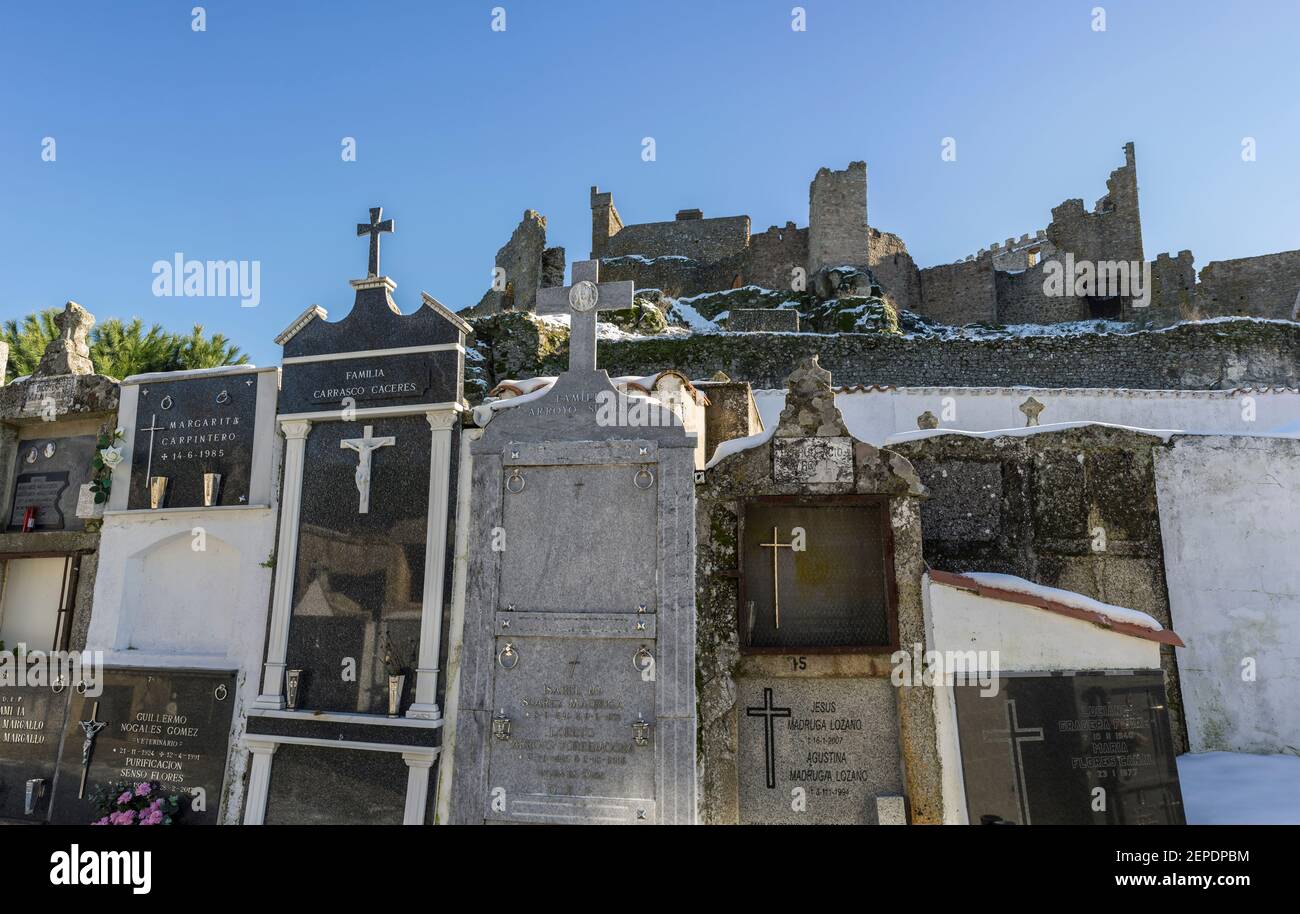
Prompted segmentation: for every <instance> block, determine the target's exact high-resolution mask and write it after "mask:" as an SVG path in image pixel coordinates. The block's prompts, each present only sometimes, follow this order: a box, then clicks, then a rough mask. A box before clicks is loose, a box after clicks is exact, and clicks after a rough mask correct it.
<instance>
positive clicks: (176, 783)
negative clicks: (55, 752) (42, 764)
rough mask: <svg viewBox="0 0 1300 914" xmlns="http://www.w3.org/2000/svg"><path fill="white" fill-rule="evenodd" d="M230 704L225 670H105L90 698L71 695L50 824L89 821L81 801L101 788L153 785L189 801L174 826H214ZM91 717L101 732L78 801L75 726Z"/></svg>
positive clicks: (89, 811) (79, 738)
mask: <svg viewBox="0 0 1300 914" xmlns="http://www.w3.org/2000/svg"><path fill="white" fill-rule="evenodd" d="M234 706H235V674H234V673H233V672H207V671H199V670H164V669H125V668H119V669H108V670H105V671H104V690H103V694H101V695H100V696H99V697H98V698H91V697H88V696H85V695H79V694H76V693H75V692H74V693H73V695H72V699H71V702H70V705H69V709H68V716H67V723H66V726H65V727H64V737H63V755H62V759H61V760H60V762H59V776H58V783H57V785H56V786H55V792H54V802H53V804H52V814H51V821H52V822H55V823H59V824H83V825H84V824H89V823H90V822H93V821H95V820H96V819H97V818H98V815H97V814H96V810H95V809H94V807H93V806H92V805H91V803H90V802H89V800H90V797H91V795H92V794H93V792H94V790H95V788H96V787H99V786H101V785H123V784H132V785H134V784H137V783H139V782H141V781H158V782H160V783H161V784H162V785H163V788H164V789H165V790H168V791H169V792H173V793H178V794H188V795H190V796H191V799H190V800H188V801H185V802H184V804H183V809H184V811H183V812H182V814H181V816H180V818H179V819H178V822H179V824H185V825H211V824H216V823H217V821H218V816H219V814H220V807H221V799H222V788H223V786H224V781H225V773H226V757H227V754H228V747H229V741H230V723H231V714H232V712H233V710H234ZM92 714H93V718H92ZM92 719H93V720H94V721H102V722H103V723H104V727H103V728H102V729H101V730H99V732H98V733H97V734H96V736H95V739H94V742H93V744H92V747H91V752H90V764H89V773H88V776H87V777H86V789H85V797H84V798H78V796H77V794H78V791H79V789H80V785H81V776H82V770H83V768H82V751H83V745H84V742H85V735H84V733H83V728H82V726H81V721H90V720H92ZM200 806H202V807H204V808H202V809H201V808H199V807H200Z"/></svg>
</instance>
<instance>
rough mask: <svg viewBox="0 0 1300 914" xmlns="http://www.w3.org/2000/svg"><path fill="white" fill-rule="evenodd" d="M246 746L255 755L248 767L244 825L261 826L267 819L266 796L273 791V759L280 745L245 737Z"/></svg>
mask: <svg viewBox="0 0 1300 914" xmlns="http://www.w3.org/2000/svg"><path fill="white" fill-rule="evenodd" d="M244 745H245V746H246V747H248V750H249V751H250V752H252V753H253V762H252V764H251V765H249V766H248V791H247V792H246V793H245V794H244V824H245V825H261V824H262V823H263V821H264V820H265V819H266V795H267V793H268V792H269V791H270V789H271V757H272V756H274V755H275V750H276V749H278V748H279V747H280V744H279V743H276V742H272V741H271V740H269V739H257V738H255V737H251V736H245V737H244Z"/></svg>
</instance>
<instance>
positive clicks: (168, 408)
mask: <svg viewBox="0 0 1300 914" xmlns="http://www.w3.org/2000/svg"><path fill="white" fill-rule="evenodd" d="M256 417H257V375H256V374H252V373H245V374H234V375H222V376H219V377H212V378H186V379H184V380H178V381H162V382H158V383H154V384H142V385H140V401H139V407H138V409H137V412H136V428H135V441H134V442H133V447H132V457H131V489H130V494H129V496H128V499H127V507H128V508H132V509H140V508H148V507H149V483H148V477H149V476H151V475H152V476H166V477H167V479H168V482H167V495H166V499H165V500H164V502H163V504H162V505H161V506H160V507H163V508H193V507H202V506H203V476H204V474H205V473H218V474H220V475H221V487H220V490H219V492H218V498H217V504H218V505H246V504H248V487H249V476H250V474H251V471H252V466H253V430H254V423H255V420H256Z"/></svg>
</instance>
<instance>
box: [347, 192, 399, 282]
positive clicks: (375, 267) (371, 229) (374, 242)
mask: <svg viewBox="0 0 1300 914" xmlns="http://www.w3.org/2000/svg"><path fill="white" fill-rule="evenodd" d="M383 215H384V208H383V207H382V206H372V207H370V221H369V222H358V223H357V237H358V238H360V237H361V236H362V235H369V236H370V272H369V273H368V274H367V275H368V276H378V275H379V236H380V234H381V233H383V232H391V231H394V230H396V228H397V227H396V226H395V225H394V224H393V220H392V219H383V220H382V221H380V220H381V218H382V217H383Z"/></svg>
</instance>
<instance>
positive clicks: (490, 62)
mask: <svg viewBox="0 0 1300 914" xmlns="http://www.w3.org/2000/svg"><path fill="white" fill-rule="evenodd" d="M194 5H195V4H194V2H193V0H184V2H129V3H128V2H117V3H107V2H86V3H60V2H40V3H19V2H16V0H3V3H2V4H0V61H3V66H4V77H3V79H0V251H2V252H3V254H2V255H0V258H2V259H0V262H2V263H3V265H4V270H3V276H4V280H3V288H2V291H0V319H4V318H10V317H16V316H20V315H22V314H25V313H27V312H29V311H31V310H35V309H37V308H42V307H50V306H55V305H61V304H62V303H63V302H64V301H65V300H67V299H74V300H76V301H78V302H80V303H82V304H83V305H85V306H86V307H87V308H89V309H90V310H91V311H92V312H94V313H95V314H96V315H97V316H98V317H99V318H100V319H106V318H108V317H123V318H129V317H132V316H140V317H142V318H144V319H145V320H146V321H147V322H154V321H157V322H161V323H162V324H164V325H165V326H166V327H167V328H168V329H173V330H184V329H186V328H187V327H188V326H189V325H190V324H192V323H194V322H196V321H198V322H201V323H203V324H204V325H206V327H207V329H208V330H209V331H210V332H211V331H220V332H223V333H225V334H227V335H228V336H230V337H232V338H233V339H234V340H235V341H236V342H237V343H238V344H240V345H241V346H243V347H244V349H245V350H246V351H248V352H249V353H250V354H251V355H252V357H253V359H254V360H255V361H256V362H257V363H259V364H273V363H275V362H277V361H278V359H279V349H278V347H276V346H275V344H274V342H273V338H274V337H275V335H276V334H277V333H278V332H279V331H280V330H282V329H283V328H284V327H285V326H286V325H287V324H288V323H289V322H290V321H291V320H292V319H293V318H294V317H295V316H296V315H298V314H299V313H300V312H301V311H302V310H303V309H304V308H306V307H307V306H308V305H311V304H319V305H322V306H323V307H325V308H326V309H328V310H329V311H330V313H331V317H332V318H334V319H338V318H339V317H342V316H343V315H344V314H345V313H346V311H347V308H348V306H349V305H350V304H351V290H350V289H349V288H348V286H347V280H348V279H350V278H354V277H358V276H362V275H364V273H365V266H366V250H365V243H364V242H363V241H361V240H358V239H357V238H356V237H355V224H356V223H357V222H358V221H364V219H365V217H366V210H367V207H369V206H374V205H377V204H382V205H383V206H384V208H385V209H384V214H385V216H391V217H392V218H394V219H396V221H397V234H396V235H395V236H389V237H386V238H385V239H384V248H383V266H384V272H385V273H387V274H388V275H390V276H392V277H393V278H394V279H395V280H396V281H397V283H398V289H397V293H396V298H397V301H398V303H399V305H400V306H401V307H402V308H403V310H408V311H409V310H411V309H412V308H414V307H415V306H416V305H417V304H418V302H419V292H420V290H427V291H428V292H429V293H430V294H432V295H434V296H436V297H438V298H439V299H441V300H442V301H443V302H444V303H446V304H448V305H450V306H452V307H453V308H461V307H464V306H466V305H471V304H474V303H475V302H477V301H478V299H479V297H480V295H481V294H482V292H483V291H484V290H485V288H486V287H487V285H488V282H489V280H490V275H489V274H490V270H491V267H492V259H493V256H494V254H495V252H496V250H497V248H498V247H500V246H501V245H502V244H503V243H504V242H505V241H506V239H507V238H508V237H509V234H510V232H511V231H512V230H513V228H514V226H515V225H516V223H517V222H518V220H519V217H520V215H521V214H522V212H523V210H524V209H526V208H532V209H536V210H539V211H540V212H542V213H543V214H545V215H546V216H547V219H548V223H549V228H548V241H549V243H550V244H562V245H564V246H565V248H566V249H567V254H568V260H569V262H572V261H573V260H575V259H583V258H585V257H586V256H587V254H588V251H589V247H590V216H589V210H588V188H589V187H590V186H591V185H592V184H599V185H600V186H601V188H602V189H604V190H612V191H614V194H615V202H616V204H617V206H618V208H619V210H620V212H621V213H622V215H623V218H624V220H625V221H627V222H648V221H657V220H661V219H671V218H672V217H673V214H674V213H675V212H676V211H677V210H678V209H682V208H686V207H699V208H700V209H702V210H703V211H704V213H705V215H706V216H721V215H734V214H740V213H747V214H749V215H750V216H751V217H752V219H753V227H754V230H755V231H762V230H763V229H765V228H766V227H767V226H769V225H772V224H784V223H785V222H786V221H787V220H794V221H795V222H797V223H798V224H800V225H804V224H806V223H807V218H808V196H807V188H808V182H809V180H810V179H811V178H812V176H813V174H814V173H815V172H816V170H817V168H818V167H819V166H821V165H828V166H831V167H836V168H843V167H844V166H845V164H846V163H847V162H849V161H851V160H854V159H865V160H866V162H867V165H868V180H869V202H868V213H869V220H870V222H871V224H872V225H874V226H876V227H878V228H881V229H884V230H887V231H893V232H897V233H899V234H900V235H902V237H903V239H904V240H905V241H906V243H907V245H908V248H909V250H910V251H911V252H912V255H913V257H914V258H915V259H916V261H917V262H918V264H920V265H921V266H928V265H931V264H935V263H942V262H946V261H951V260H955V259H958V258H960V257H962V256H964V255H966V254H969V253H974V252H975V251H976V250H977V249H979V248H981V247H987V246H988V245H989V244H990V243H992V242H994V241H999V240H1002V239H1005V238H1006V237H1008V236H1009V235H1013V234H1014V235H1016V236H1019V235H1020V234H1021V233H1023V232H1027V231H1033V230H1036V229H1039V228H1044V227H1046V225H1047V223H1048V221H1049V220H1050V210H1051V207H1052V206H1053V205H1055V204H1057V203H1059V202H1060V201H1061V200H1063V199H1066V198H1069V197H1082V198H1083V199H1084V201H1085V203H1086V204H1087V205H1088V207H1089V208H1091V206H1092V205H1093V203H1094V202H1095V201H1096V200H1097V198H1098V197H1100V196H1101V195H1102V194H1103V193H1104V192H1105V178H1106V175H1107V174H1108V173H1109V171H1110V170H1111V169H1112V168H1114V167H1116V166H1117V165H1119V164H1120V163H1121V162H1122V160H1123V156H1122V152H1121V147H1122V145H1123V144H1124V142H1125V141H1127V140H1133V141H1135V142H1136V144H1137V157H1138V159H1137V161H1138V181H1139V185H1140V188H1141V205H1142V217H1143V233H1144V241H1145V247H1146V254H1147V256H1148V257H1149V258H1151V257H1154V256H1155V254H1157V253H1159V252H1161V251H1178V250H1180V249H1183V248H1188V249H1191V250H1192V251H1193V252H1194V254H1195V255H1196V265H1197V267H1198V268H1199V267H1201V266H1203V265H1204V264H1205V263H1206V262H1207V261H1209V260H1214V259H1223V258H1230V257H1241V256H1249V255H1253V254H1263V253H1269V252H1274V251H1282V250H1291V249H1295V248H1300V167H1298V166H1300V62H1298V61H1300V3H1298V2H1296V0H1259V2H1254V0H1234V2H1223V0H1215V2H1157V0H1136V2H1135V0H1123V2H1119V0H1111V2H1107V0H1086V2H1076V0H1045V2H1040V3H1024V2H996V0H981V2H967V0H960V2H959V0H948V2H940V0H911V2H885V0H860V2H831V0H803V2H802V3H801V4H800V5H801V6H802V7H803V8H804V9H805V10H806V22H807V30H806V31H804V32H796V31H794V30H792V28H791V9H792V7H793V6H794V5H795V4H794V3H792V2H790V0H781V2H775V0H747V2H740V0H729V2H718V0H709V2H704V0H687V2H678V0H654V2H650V0H644V2H613V0H606V2H568V0H486V2H467V0H465V2H462V0H454V2H362V0H348V2H324V0H312V2H288V0H275V2H258V3H254V2H231V0H210V2H207V3H205V4H204V9H205V11H206V31H203V32H195V31H193V30H192V28H191V22H192V16H191V9H192V7H193V6H194ZM496 6H501V7H504V9H505V11H506V29H505V31H504V32H497V31H493V30H492V28H491V24H492V15H493V14H492V9H493V7H496ZM1095 6H1102V7H1104V9H1105V15H1106V30H1105V31H1104V32H1097V31H1094V30H1093V27H1092V23H1093V12H1092V11H1093V8H1094V7H1095ZM46 137H52V138H53V139H54V141H55V146H54V151H55V155H56V158H55V161H53V162H47V161H43V160H42V150H43V148H44V147H43V144H44V141H45V138H46ZM344 137H354V138H355V140H356V161H355V162H344V161H342V157H341V154H340V153H341V151H342V147H341V143H342V141H343V138H344ZM644 137H653V138H654V140H655V144H656V159H655V161H653V162H646V161H643V160H642V154H641V153H642V140H643V138H644ZM944 137H953V138H954V139H955V140H956V144H957V145H956V149H957V160H956V161H955V162H944V161H942V160H941V157H940V151H941V142H942V140H943V138H944ZM1244 137H1253V138H1254V139H1255V142H1256V149H1257V160H1256V161H1254V162H1249V163H1248V162H1243V161H1242V156H1241V153H1242V139H1243V138H1244ZM176 252H183V253H184V254H185V256H186V257H189V258H197V259H201V260H210V259H221V260H225V259H245V260H257V261H259V262H260V264H261V304H260V305H259V306H258V307H256V308H241V307H240V306H239V303H238V301H237V300H235V299H233V298H226V299H217V298H160V297H155V296H154V295H153V294H152V292H151V286H152V283H153V279H154V276H153V273H152V270H151V268H152V265H153V263H154V262H155V261H157V260H170V259H172V258H173V256H174V255H175V253H176Z"/></svg>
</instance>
